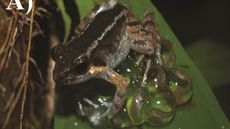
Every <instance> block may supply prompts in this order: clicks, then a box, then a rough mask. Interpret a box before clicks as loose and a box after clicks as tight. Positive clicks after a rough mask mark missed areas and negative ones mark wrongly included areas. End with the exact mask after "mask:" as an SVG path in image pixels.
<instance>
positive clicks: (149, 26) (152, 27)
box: [143, 10, 163, 65]
mask: <svg viewBox="0 0 230 129" xmlns="http://www.w3.org/2000/svg"><path fill="white" fill-rule="evenodd" d="M154 20H155V17H154V13H153V12H152V11H151V10H147V11H146V12H145V16H144V21H143V27H144V29H145V30H146V31H147V32H148V33H151V34H152V37H153V39H154V41H155V42H154V44H155V56H156V60H155V61H156V63H157V64H160V65H163V62H162V58H161V42H162V41H161V38H160V36H159V32H158V28H157V27H156V24H155V21H154Z"/></svg>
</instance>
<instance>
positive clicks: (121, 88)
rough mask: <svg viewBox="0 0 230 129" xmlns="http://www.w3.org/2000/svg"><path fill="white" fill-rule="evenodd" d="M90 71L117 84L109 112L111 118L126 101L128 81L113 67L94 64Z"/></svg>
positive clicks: (97, 76) (95, 75)
mask: <svg viewBox="0 0 230 129" xmlns="http://www.w3.org/2000/svg"><path fill="white" fill-rule="evenodd" d="M89 73H90V74H93V75H94V77H96V78H100V79H103V80H106V81H108V82H110V83H112V84H113V85H114V86H116V93H115V96H114V99H113V104H112V107H111V109H110V111H109V114H108V118H109V119H111V118H112V117H113V116H114V115H116V114H117V113H118V112H119V111H120V109H121V108H122V107H123V105H124V103H125V100H126V92H127V87H128V82H127V81H126V80H125V79H124V78H123V77H122V76H121V75H119V74H118V73H116V72H115V71H114V70H113V69H111V68H107V67H104V66H97V67H95V66H92V67H91V68H90V70H89Z"/></svg>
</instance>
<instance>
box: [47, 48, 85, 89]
mask: <svg viewBox="0 0 230 129" xmlns="http://www.w3.org/2000/svg"><path fill="white" fill-rule="evenodd" d="M51 55H52V58H53V60H54V61H55V68H54V71H53V78H54V81H55V82H56V83H57V84H59V85H71V84H77V83H80V82H82V81H84V80H86V79H88V78H89V76H88V69H89V63H88V58H86V56H83V55H81V54H79V53H78V52H76V51H74V50H71V49H70V48H69V47H68V46H66V45H56V46H55V47H53V49H52V53H51Z"/></svg>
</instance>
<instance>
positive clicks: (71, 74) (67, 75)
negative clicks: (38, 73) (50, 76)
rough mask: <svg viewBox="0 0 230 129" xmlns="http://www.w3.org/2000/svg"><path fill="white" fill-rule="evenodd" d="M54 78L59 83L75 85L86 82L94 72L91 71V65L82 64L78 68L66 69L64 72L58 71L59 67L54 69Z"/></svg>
mask: <svg viewBox="0 0 230 129" xmlns="http://www.w3.org/2000/svg"><path fill="white" fill-rule="evenodd" d="M54 75H56V76H54V80H55V82H56V83H57V84H59V85H74V84H79V83H82V82H85V81H87V80H89V79H90V78H92V74H90V73H89V66H87V65H85V64H82V65H79V66H78V67H77V68H74V69H69V70H64V72H62V73H58V68H55V69H54Z"/></svg>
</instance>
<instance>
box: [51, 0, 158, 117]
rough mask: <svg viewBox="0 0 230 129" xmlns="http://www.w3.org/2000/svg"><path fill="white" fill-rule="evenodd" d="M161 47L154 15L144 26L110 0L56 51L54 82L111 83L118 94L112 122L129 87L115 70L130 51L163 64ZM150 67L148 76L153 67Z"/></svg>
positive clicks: (67, 83) (147, 16)
mask: <svg viewBox="0 0 230 129" xmlns="http://www.w3.org/2000/svg"><path fill="white" fill-rule="evenodd" d="M160 47H161V45H160V38H159V36H158V33H157V30H156V27H155V24H154V22H153V15H152V13H151V12H147V13H146V14H145V20H144V21H143V22H142V23H141V22H140V21H138V20H137V18H135V17H134V16H133V15H132V14H131V13H130V12H129V11H128V9H127V8H126V7H125V6H123V5H121V4H119V3H118V0H107V1H105V2H103V3H102V4H101V5H100V6H98V7H97V8H95V9H94V10H93V11H92V12H91V13H90V14H89V15H88V16H87V17H86V18H85V20H84V21H83V22H82V23H81V24H80V25H79V26H78V29H77V34H76V36H74V37H73V38H72V39H71V40H70V41H68V42H67V43H65V44H59V45H57V46H55V47H54V48H53V50H52V58H53V59H54V61H55V63H56V65H55V68H54V72H53V74H54V80H55V82H56V83H57V84H58V85H74V84H79V83H82V82H85V81H87V80H89V79H91V78H99V79H103V80H106V81H108V82H110V83H112V84H113V85H114V86H115V87H116V93H115V96H114V99H113V104H112V106H111V108H110V111H109V113H108V118H109V119H111V118H112V117H113V116H114V115H115V114H117V112H118V111H119V110H120V109H121V108H122V107H123V104H124V102H125V100H126V92H127V87H128V85H129V84H128V82H127V81H126V80H125V79H124V78H123V77H122V75H119V74H118V73H117V72H116V71H114V69H115V68H116V67H117V66H118V65H119V64H121V63H122V62H123V61H124V60H125V59H126V57H127V56H128V54H129V52H130V50H134V51H136V52H137V53H140V55H142V56H140V57H143V56H145V55H155V57H156V58H155V61H156V62H157V63H159V64H162V61H161V55H160V49H161V48H160ZM142 59H143V58H140V60H142ZM137 62H140V61H137ZM148 62H151V61H148ZM147 64H148V66H146V73H147V71H148V67H149V66H150V63H147ZM144 76H146V74H145V75H144ZM145 78H146V77H145ZM102 90H103V89H102Z"/></svg>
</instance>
